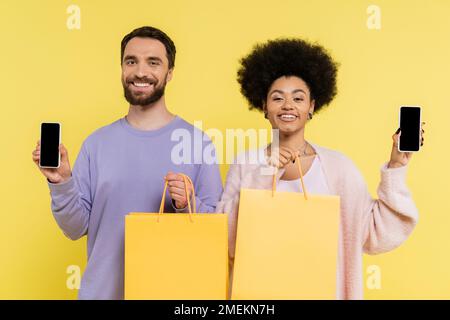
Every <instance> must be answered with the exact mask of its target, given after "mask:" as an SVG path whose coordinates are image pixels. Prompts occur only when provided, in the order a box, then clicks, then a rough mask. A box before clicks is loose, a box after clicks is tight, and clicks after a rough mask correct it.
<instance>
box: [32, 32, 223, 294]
mask: <svg viewBox="0 0 450 320" xmlns="http://www.w3.org/2000/svg"><path fill="white" fill-rule="evenodd" d="M175 53H176V49H175V45H174V43H173V42H172V40H171V39H170V38H169V37H168V36H167V35H166V34H165V33H164V32H162V31H161V30H158V29H156V28H153V27H142V28H138V29H136V30H133V31H132V32H131V33H129V34H128V35H126V36H125V37H124V38H123V40H122V45H121V63H122V84H123V88H124V94H125V98H126V100H127V101H128V102H129V104H130V105H129V110H128V114H127V115H126V116H125V117H123V118H121V119H119V120H117V121H115V122H114V123H112V124H110V125H107V126H105V127H102V128H100V129H98V130H97V131H95V132H94V133H92V134H91V135H90V136H89V137H88V138H87V139H86V140H85V141H84V143H83V145H82V147H81V150H80V153H79V155H78V158H77V160H76V162H75V165H74V168H73V172H72V171H71V169H70V163H69V158H68V152H67V149H66V148H65V147H64V146H63V145H60V151H61V165H60V167H59V168H57V169H48V168H40V170H41V172H42V173H43V174H44V176H45V177H46V178H47V180H48V185H49V188H50V193H51V198H52V211H53V215H54V217H55V219H56V221H57V223H58V225H59V226H60V228H61V229H62V230H63V232H64V234H65V235H67V236H68V237H69V238H70V239H73V240H77V239H79V238H81V237H83V236H85V235H87V238H88V239H87V250H88V263H87V267H86V270H85V272H84V275H83V278H82V281H81V288H80V291H79V298H80V299H122V298H123V288H124V283H123V278H124V220H125V219H124V217H125V215H126V214H128V213H129V212H157V211H158V210H159V205H160V201H161V196H162V192H163V187H164V181H165V180H167V181H168V182H169V187H168V192H169V194H170V197H168V200H166V201H167V203H166V204H165V209H166V210H165V211H166V212H167V211H171V212H185V211H186V204H187V197H186V191H185V190H186V189H187V191H188V193H189V196H191V190H192V186H190V185H188V186H186V185H185V184H184V182H183V178H182V176H181V175H180V174H181V173H183V174H186V175H188V176H189V177H191V179H192V181H193V183H194V187H195V191H196V202H197V208H196V211H197V212H214V211H215V206H216V203H217V201H218V200H219V198H220V196H221V193H222V182H221V179H220V173H219V169H218V166H217V164H216V163H214V164H211V162H208V163H207V162H203V163H200V164H198V163H197V162H196V164H193V162H190V163H183V164H176V163H175V162H174V161H173V160H172V159H171V154H172V152H171V151H172V148H173V147H174V146H175V143H176V141H173V139H172V133H173V132H174V131H175V130H178V129H180V130H184V131H186V130H188V131H189V132H190V133H191V136H192V137H194V136H198V135H199V134H200V135H203V133H202V132H195V131H197V130H198V129H196V128H194V127H193V126H192V125H191V124H189V123H187V122H186V121H184V120H183V119H181V118H180V117H178V116H176V115H174V114H172V113H170V112H169V110H168V109H167V106H166V103H165V99H164V90H165V87H166V84H167V83H168V82H169V81H170V80H171V79H172V75H173V69H174V65H175ZM194 132H195V133H194ZM203 141H204V145H203V149H205V148H208V149H209V150H210V149H211V147H212V146H211V143H212V142H211V140H209V139H208V138H207V137H205V138H204V139H203ZM189 145H194V144H193V143H191V144H189ZM197 151H198V150H197ZM200 152H202V154H203V150H200ZM193 153H194V148H192V152H191V154H193ZM39 157H40V143H39V142H38V145H37V146H36V149H35V151H34V152H33V160H34V162H35V163H36V164H38V163H39ZM149 254H151V250H150V248H149ZM155 263H157V261H155Z"/></svg>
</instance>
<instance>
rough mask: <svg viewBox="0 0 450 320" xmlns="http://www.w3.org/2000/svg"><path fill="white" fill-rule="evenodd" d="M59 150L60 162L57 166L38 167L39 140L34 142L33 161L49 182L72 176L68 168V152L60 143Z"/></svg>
mask: <svg viewBox="0 0 450 320" xmlns="http://www.w3.org/2000/svg"><path fill="white" fill-rule="evenodd" d="M59 152H60V153H61V163H60V165H59V168H41V167H39V159H40V158H41V141H40V140H39V141H38V142H37V144H36V149H35V150H34V151H33V153H32V155H33V162H34V163H36V165H37V166H38V168H39V170H41V172H42V174H43V175H44V176H45V177H46V178H47V179H48V180H49V181H50V182H51V183H62V182H66V181H67V180H69V179H70V177H71V176H72V171H71V170H70V163H69V153H68V152H67V149H66V148H65V147H64V146H63V145H62V144H60V145H59Z"/></svg>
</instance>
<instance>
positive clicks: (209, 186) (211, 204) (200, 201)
mask: <svg viewBox="0 0 450 320" xmlns="http://www.w3.org/2000/svg"><path fill="white" fill-rule="evenodd" d="M206 147H207V148H210V150H211V153H212V154H214V155H215V148H214V145H213V143H212V142H211V140H208V141H207V144H206ZM204 148H205V147H204ZM207 160H208V161H206V160H204V161H203V162H202V163H201V164H200V166H199V169H198V173H197V175H196V177H195V179H194V177H190V178H191V179H192V182H193V183H194V189H195V205H196V208H195V209H194V210H195V211H196V212H197V213H215V212H216V206H217V202H218V201H219V200H220V197H221V195H222V191H223V187H222V178H221V177H220V171H219V166H218V165H217V159H216V157H215V156H214V157H213V158H209V159H207ZM190 200H191V201H192V197H191V199H190ZM171 203H172V207H173V209H174V210H175V212H177V213H188V212H189V209H188V207H187V206H186V207H185V208H182V209H178V208H176V207H175V204H174V202H173V201H171Z"/></svg>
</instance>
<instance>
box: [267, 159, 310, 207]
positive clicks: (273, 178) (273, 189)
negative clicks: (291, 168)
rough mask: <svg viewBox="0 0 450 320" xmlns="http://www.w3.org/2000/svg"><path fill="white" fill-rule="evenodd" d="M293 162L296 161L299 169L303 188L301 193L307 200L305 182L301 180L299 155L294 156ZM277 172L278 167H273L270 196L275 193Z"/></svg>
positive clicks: (301, 177)
mask: <svg viewBox="0 0 450 320" xmlns="http://www.w3.org/2000/svg"><path fill="white" fill-rule="evenodd" d="M294 161H295V162H297V167H298V170H299V171H300V184H301V188H302V190H303V195H304V197H305V200H308V195H307V193H306V189H305V182H304V181H303V171H302V164H301V163H300V157H299V156H297V157H295V160H294ZM277 173H278V167H275V173H274V174H273V177H272V197H273V196H274V195H275V191H276V190H277Z"/></svg>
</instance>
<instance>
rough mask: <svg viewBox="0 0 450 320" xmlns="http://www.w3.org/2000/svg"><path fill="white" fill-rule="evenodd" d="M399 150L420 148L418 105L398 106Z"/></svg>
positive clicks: (417, 149) (416, 149)
mask: <svg viewBox="0 0 450 320" xmlns="http://www.w3.org/2000/svg"><path fill="white" fill-rule="evenodd" d="M400 130H401V135H400V143H399V150H400V151H419V149H420V107H401V108H400Z"/></svg>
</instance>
